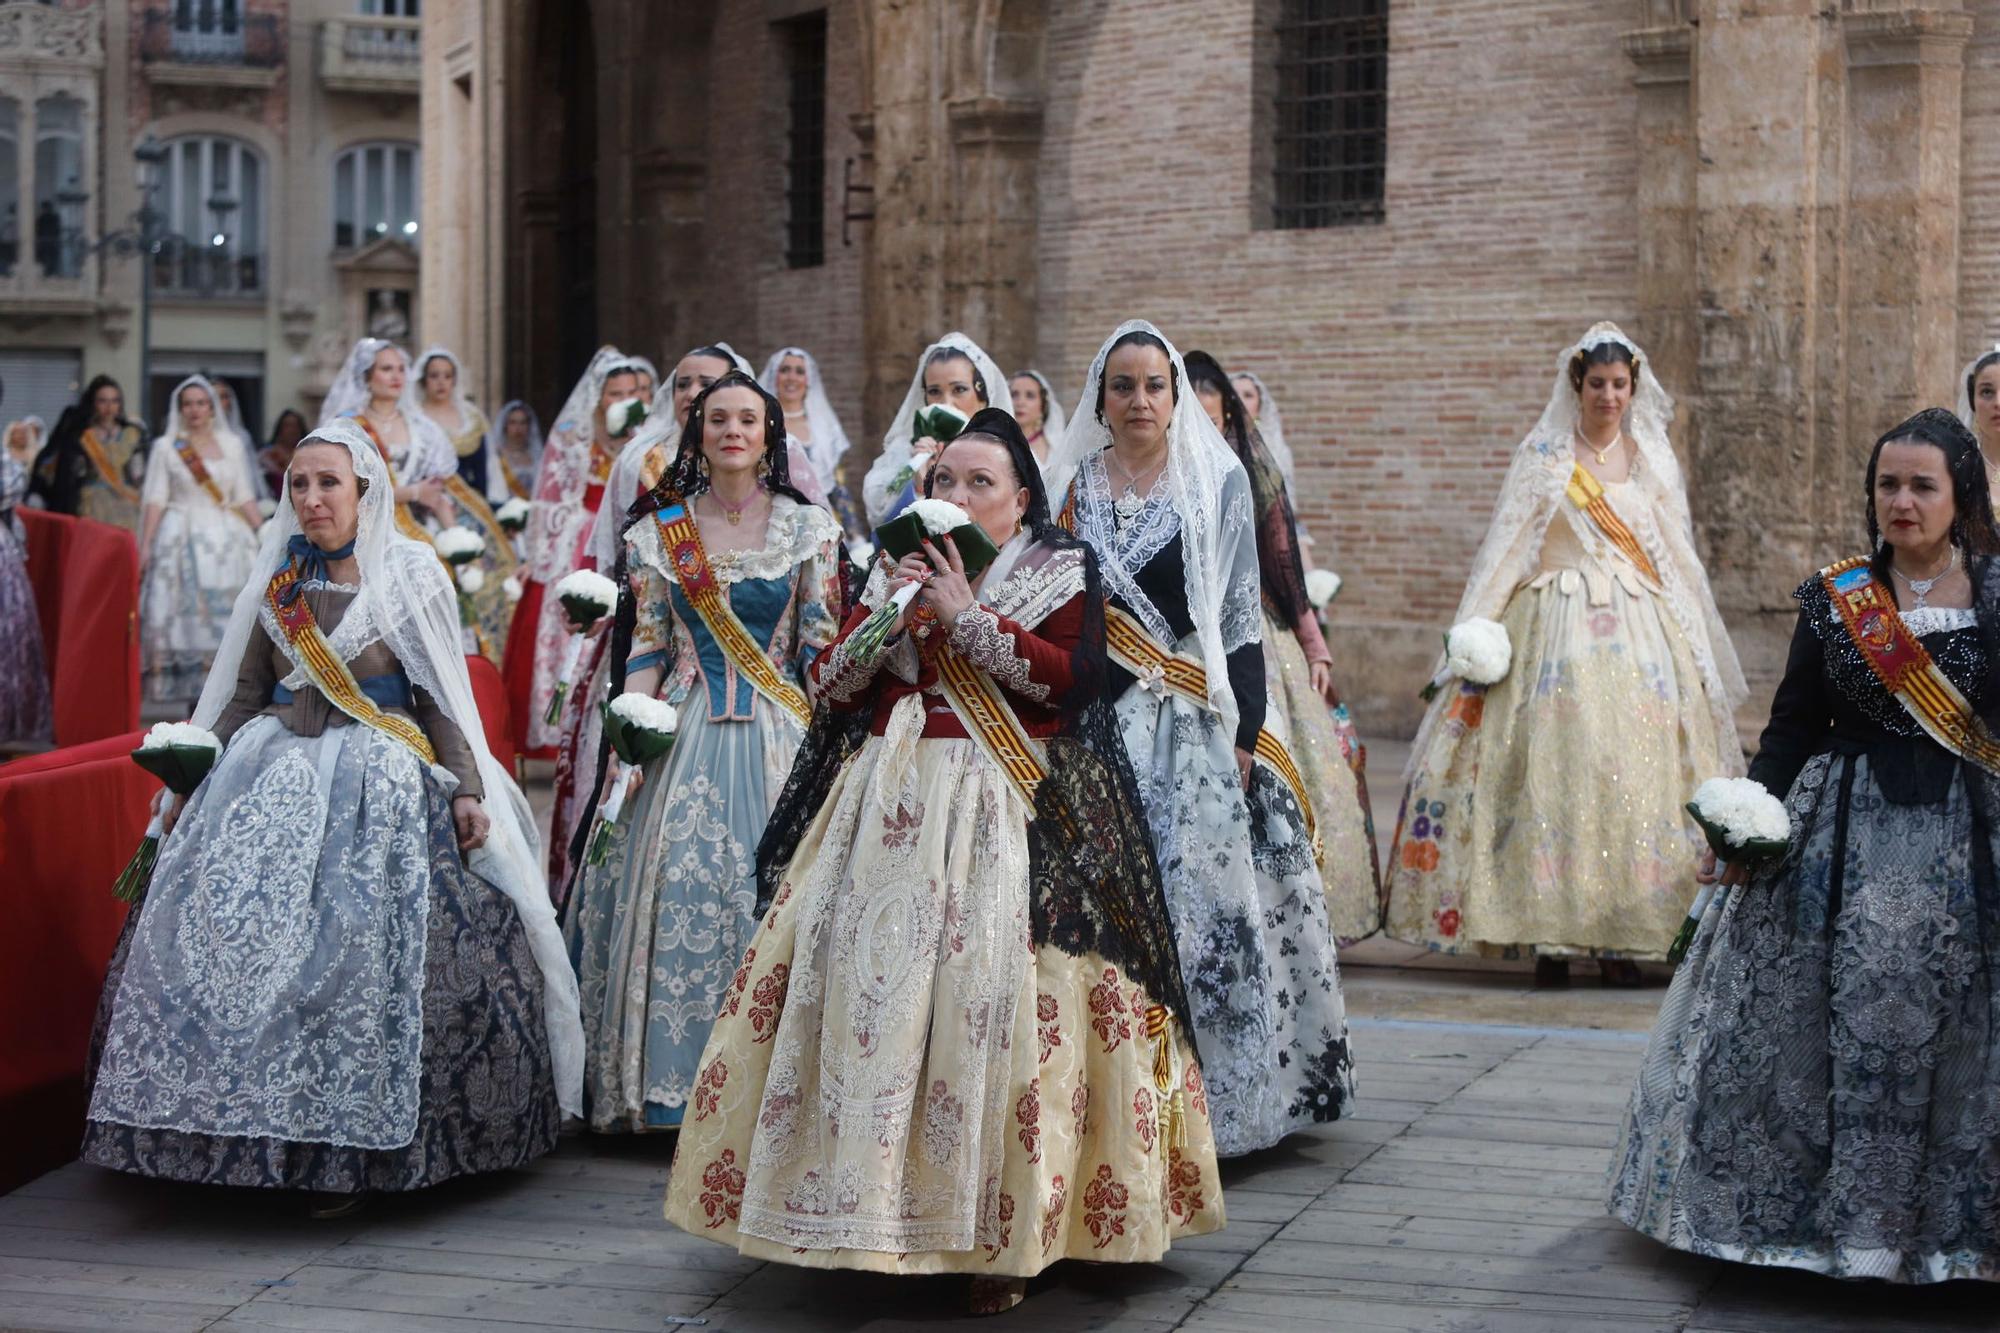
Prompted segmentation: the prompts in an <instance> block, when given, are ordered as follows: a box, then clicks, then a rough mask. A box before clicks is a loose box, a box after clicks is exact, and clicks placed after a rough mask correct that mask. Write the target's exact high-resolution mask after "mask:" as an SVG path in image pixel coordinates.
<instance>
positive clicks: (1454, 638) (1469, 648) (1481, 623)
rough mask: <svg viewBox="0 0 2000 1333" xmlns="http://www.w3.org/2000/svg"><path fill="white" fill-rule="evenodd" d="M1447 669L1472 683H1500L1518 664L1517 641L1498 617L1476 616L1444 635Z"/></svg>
mask: <svg viewBox="0 0 2000 1333" xmlns="http://www.w3.org/2000/svg"><path fill="white" fill-rule="evenodd" d="M1444 665H1445V670H1447V671H1449V672H1451V674H1452V675H1454V676H1457V677H1458V678H1459V679H1460V680H1462V681H1464V682H1465V683H1466V684H1468V685H1498V684H1499V683H1500V682H1501V681H1503V680H1505V679H1506V678H1507V671H1508V669H1509V668H1511V667H1512V666H1513V665H1514V645H1513V642H1512V641H1511V640H1509V639H1508V637H1507V627H1506V626H1505V625H1502V624H1501V623H1500V622H1499V621H1497V620H1483V619H1480V618H1478V617H1474V618H1473V619H1471V620H1468V621H1465V622H1464V623H1463V624H1458V625H1453V626H1452V627H1451V632H1450V633H1449V634H1447V635H1445V636H1444Z"/></svg>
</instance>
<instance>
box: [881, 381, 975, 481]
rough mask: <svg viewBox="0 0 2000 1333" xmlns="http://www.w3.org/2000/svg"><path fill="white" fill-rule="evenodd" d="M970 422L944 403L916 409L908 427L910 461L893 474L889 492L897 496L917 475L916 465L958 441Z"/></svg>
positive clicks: (959, 412)
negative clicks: (893, 492)
mask: <svg viewBox="0 0 2000 1333" xmlns="http://www.w3.org/2000/svg"><path fill="white" fill-rule="evenodd" d="M970 420H972V418H971V417H968V416H967V415H965V413H963V412H961V411H959V410H958V409H957V408H955V407H950V406H947V405H946V404H944V403H933V404H932V405H931V406H929V407H920V408H918V409H917V414H916V418H915V420H914V421H913V422H912V423H911V426H910V461H909V463H908V464H906V465H905V466H904V468H903V470H902V471H901V472H898V473H897V474H896V480H895V481H894V482H893V483H891V485H890V487H889V489H890V490H891V491H896V492H900V491H901V490H902V489H903V488H904V487H905V486H907V485H909V484H910V482H911V481H912V480H914V479H915V477H916V475H917V466H918V464H920V463H922V462H923V460H924V459H926V458H929V457H930V456H931V455H932V454H935V453H936V452H937V451H938V450H940V449H942V448H944V447H945V446H946V445H947V444H950V443H951V442H952V441H953V440H955V439H957V438H958V436H959V432H961V431H963V430H964V429H965V423H966V422H968V421H970Z"/></svg>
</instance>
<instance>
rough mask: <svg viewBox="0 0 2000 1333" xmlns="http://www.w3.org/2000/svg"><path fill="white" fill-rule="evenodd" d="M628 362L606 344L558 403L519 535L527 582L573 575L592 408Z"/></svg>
mask: <svg viewBox="0 0 2000 1333" xmlns="http://www.w3.org/2000/svg"><path fill="white" fill-rule="evenodd" d="M631 364H632V358H631V357H629V356H626V355H625V354H624V353H623V352H621V351H619V350H618V349H617V348H616V347H613V346H611V345H610V344H609V343H606V344H605V345H604V346H602V347H600V348H598V349H597V351H596V353H595V354H594V355H592V357H591V358H590V364H589V365H588V366H586V367H585V368H584V372H583V377H582V378H581V379H579V380H577V382H576V387H575V388H573V389H571V390H570V391H569V397H568V398H566V399H564V400H563V406H562V411H561V412H559V413H557V414H556V420H555V425H553V426H551V427H550V428H549V434H548V438H547V440H546V441H544V443H543V445H542V465H541V467H540V468H538V469H537V470H536V473H535V498H534V502H533V505H532V506H531V510H530V513H529V515H528V527H527V530H526V532H525V533H524V534H523V536H524V540H523V546H524V548H525V549H526V551H527V557H526V560H525V562H524V563H526V565H527V567H528V577H529V578H532V579H534V580H536V581H537V582H540V583H543V584H552V583H554V582H555V581H556V580H557V579H560V578H562V577H563V576H564V575H565V574H568V573H570V572H571V571H572V569H574V565H573V564H572V563H571V562H572V558H573V556H572V553H573V552H574V550H575V544H576V537H577V532H578V527H579V525H580V524H581V523H583V522H585V521H587V520H588V519H589V517H590V515H589V514H587V513H585V512H584V508H583V495H584V492H585V491H587V490H589V489H590V456H591V451H592V448H593V447H594V443H595V440H596V435H597V404H598V400H599V399H601V398H602V397H603V396H604V381H605V380H607V379H609V378H610V377H611V372H612V371H613V370H615V369H617V368H618V367H620V366H630V365H631ZM642 429H643V427H642Z"/></svg>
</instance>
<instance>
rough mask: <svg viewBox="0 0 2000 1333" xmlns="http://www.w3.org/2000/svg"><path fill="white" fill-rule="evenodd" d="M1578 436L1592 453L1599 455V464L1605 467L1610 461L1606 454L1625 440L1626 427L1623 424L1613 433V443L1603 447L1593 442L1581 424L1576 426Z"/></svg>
mask: <svg viewBox="0 0 2000 1333" xmlns="http://www.w3.org/2000/svg"><path fill="white" fill-rule="evenodd" d="M1576 438H1577V439H1579V440H1582V441H1583V447H1584V448H1586V449H1588V450H1590V452H1591V453H1593V454H1595V455H1597V466H1599V467H1604V466H1605V465H1606V464H1607V463H1608V462H1609V460H1608V459H1606V458H1605V455H1606V454H1608V453H1610V452H1611V451H1612V450H1613V449H1616V448H1617V447H1618V446H1619V445H1620V444H1622V443H1623V442H1624V440H1625V428H1624V427H1623V426H1620V427H1619V428H1618V430H1617V431H1616V432H1614V433H1613V434H1612V436H1611V443H1609V444H1607V445H1605V446H1604V447H1603V448H1602V449H1600V448H1598V447H1597V446H1596V445H1595V444H1593V443H1591V439H1590V437H1589V436H1588V435H1585V434H1584V433H1583V427H1581V426H1578V427H1577V428H1576Z"/></svg>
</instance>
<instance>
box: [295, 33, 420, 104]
mask: <svg viewBox="0 0 2000 1333" xmlns="http://www.w3.org/2000/svg"><path fill="white" fill-rule="evenodd" d="M423 28H424V24H423V20H422V19H413V18H372V17H357V18H339V19H328V20H326V22H324V23H322V24H321V25H320V31H319V78H320V83H321V84H323V85H324V86H325V87H326V90H327V91H328V92H335V93H375V94H388V95H390V96H402V97H415V96H416V95H417V88H418V85H419V84H420V83H421V82H422V79H423Z"/></svg>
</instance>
